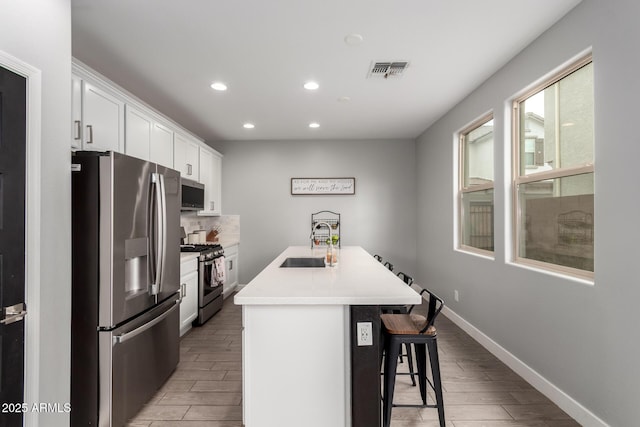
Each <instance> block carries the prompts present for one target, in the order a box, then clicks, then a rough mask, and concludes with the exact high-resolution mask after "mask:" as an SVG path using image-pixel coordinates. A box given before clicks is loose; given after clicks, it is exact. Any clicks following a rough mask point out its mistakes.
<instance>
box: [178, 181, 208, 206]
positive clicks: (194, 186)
mask: <svg viewBox="0 0 640 427" xmlns="http://www.w3.org/2000/svg"><path fill="white" fill-rule="evenodd" d="M180 210H183V211H201V210H204V184H200V183H199V182H196V181H192V180H190V179H184V178H182V206H181V208H180Z"/></svg>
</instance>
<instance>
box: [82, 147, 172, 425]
mask: <svg viewBox="0 0 640 427" xmlns="http://www.w3.org/2000/svg"><path fill="white" fill-rule="evenodd" d="M180 191H181V189H180V173H179V172H177V171H175V170H173V169H169V168H166V167H163V166H160V165H156V164H154V163H150V162H146V161H143V160H140V159H136V158H133V157H129V156H126V155H123V154H119V153H113V152H106V153H99V152H76V153H74V154H73V155H72V231H73V235H72V239H73V240H72V248H73V249H72V282H73V285H72V304H71V305H72V317H71V425H72V426H89V425H90V426H100V427H103V426H123V425H125V424H126V422H127V420H128V419H129V418H131V417H133V416H135V414H136V413H137V412H138V411H139V410H140V408H141V407H142V406H143V405H144V404H145V403H147V402H148V400H149V399H150V398H151V397H152V396H153V395H154V393H155V392H156V391H157V389H158V388H159V387H160V386H162V384H163V383H164V382H165V381H166V379H167V378H168V377H169V375H170V374H171V373H172V372H173V370H174V369H175V367H176V365H177V363H178V359H179V310H178V309H179V303H180V300H179V292H178V291H179V288H180V283H179V281H180V233H179V229H180V199H181V197H180V196H181V195H180Z"/></svg>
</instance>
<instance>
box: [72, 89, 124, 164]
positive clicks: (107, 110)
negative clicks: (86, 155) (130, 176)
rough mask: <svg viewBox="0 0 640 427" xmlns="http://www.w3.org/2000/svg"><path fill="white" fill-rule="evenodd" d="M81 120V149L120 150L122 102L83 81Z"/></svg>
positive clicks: (122, 126)
mask: <svg viewBox="0 0 640 427" xmlns="http://www.w3.org/2000/svg"><path fill="white" fill-rule="evenodd" d="M82 120H83V132H82V133H83V135H82V136H83V144H82V148H83V149H85V150H98V151H102V150H112V151H117V152H122V148H123V147H124V144H123V139H124V102H122V101H120V100H119V99H117V98H116V97H114V96H112V95H111V94H109V93H107V92H105V91H103V90H101V89H99V88H97V87H96V86H94V85H92V84H90V83H87V82H83V90H82Z"/></svg>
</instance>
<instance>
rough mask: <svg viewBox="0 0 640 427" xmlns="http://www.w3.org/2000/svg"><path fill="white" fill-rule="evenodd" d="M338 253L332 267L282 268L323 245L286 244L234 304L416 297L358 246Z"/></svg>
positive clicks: (387, 301) (381, 301) (318, 252)
mask: <svg viewBox="0 0 640 427" xmlns="http://www.w3.org/2000/svg"><path fill="white" fill-rule="evenodd" d="M337 251H338V263H337V265H335V266H333V267H329V266H327V267H324V268H322V267H320V268H308V267H301V268H281V267H280V264H282V262H283V261H284V260H285V259H286V258H288V257H324V256H325V254H326V249H325V248H318V249H316V248H314V249H311V248H309V247H308V246H290V247H288V248H287V249H286V250H285V251H284V252H282V253H281V254H280V255H278V257H277V258H276V259H274V260H273V262H271V264H269V265H268V266H267V267H265V269H264V270H262V271H261V272H260V273H259V274H258V275H257V276H256V277H255V278H254V279H253V280H252V281H251V282H249V283H248V284H247V285H246V286H245V287H244V288H243V289H242V290H241V291H240V292H238V293H237V294H236V295H235V297H234V302H235V304H238V305H298V304H302V305H305V304H308V305H401V304H419V303H420V302H421V297H420V295H419V294H418V293H417V292H416V291H414V290H413V289H412V288H411V287H409V286H407V285H406V284H405V283H404V282H403V281H402V280H400V279H399V278H398V277H397V276H396V275H395V274H394V273H393V272H391V271H389V270H388V269H387V268H386V267H384V266H383V265H382V264H381V263H379V262H378V261H376V259H375V258H373V256H371V255H370V254H369V253H367V252H366V251H365V250H364V249H363V248H361V247H359V246H348V247H343V248H341V249H337Z"/></svg>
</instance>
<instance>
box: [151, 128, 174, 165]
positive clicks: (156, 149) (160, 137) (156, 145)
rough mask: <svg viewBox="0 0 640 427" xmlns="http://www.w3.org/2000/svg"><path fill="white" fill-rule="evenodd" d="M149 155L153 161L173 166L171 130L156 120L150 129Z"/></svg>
mask: <svg viewBox="0 0 640 427" xmlns="http://www.w3.org/2000/svg"><path fill="white" fill-rule="evenodd" d="M149 157H150V159H151V161H152V162H154V163H158V164H160V165H162V166H166V167H168V168H173V131H172V130H171V129H169V128H168V127H166V126H164V125H162V124H160V123H158V122H154V123H153V128H152V129H151V148H150V154H149Z"/></svg>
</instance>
